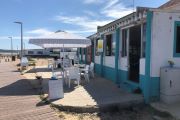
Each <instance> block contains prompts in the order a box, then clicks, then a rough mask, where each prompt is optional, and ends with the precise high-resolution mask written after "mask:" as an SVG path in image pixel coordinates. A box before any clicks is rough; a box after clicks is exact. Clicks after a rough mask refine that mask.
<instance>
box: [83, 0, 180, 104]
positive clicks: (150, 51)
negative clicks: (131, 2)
mask: <svg viewBox="0 0 180 120" xmlns="http://www.w3.org/2000/svg"><path fill="white" fill-rule="evenodd" d="M173 1H174V0H172V1H170V2H173ZM169 4H171V5H175V6H176V7H174V8H175V9H173V7H170V6H169ZM178 5H179V2H178V4H177V3H176V4H172V3H166V4H164V5H163V6H161V7H160V8H157V9H152V8H145V7H137V10H136V11H135V12H133V13H131V14H129V15H127V16H125V17H122V18H120V19H118V20H116V21H113V22H111V23H109V24H107V25H104V26H101V27H98V29H97V33H96V34H93V35H91V36H89V37H88V38H90V39H91V40H92V45H93V46H92V48H93V51H92V52H89V53H91V55H92V56H93V58H94V59H93V60H94V62H95V72H96V73H97V74H99V75H100V76H102V77H105V78H106V79H108V80H111V81H113V82H114V83H116V84H117V86H119V87H120V88H122V89H124V90H127V91H129V92H142V94H143V95H144V100H145V101H146V102H147V103H149V102H152V101H157V100H159V99H160V91H161V87H160V86H161V84H162V83H161V82H160V81H161V74H160V71H161V68H162V67H165V66H169V63H168V61H170V63H171V62H174V63H175V66H176V67H177V68H178V67H180V10H178V9H179V8H180V7H178ZM165 6H168V7H165ZM98 41H103V42H98ZM99 43H101V44H103V50H99V48H98V47H99V45H98V44H99ZM101 49H102V48H101ZM85 56H87V54H86V55H85ZM85 58H86V57H85ZM82 60H83V61H84V60H85V59H83V58H82ZM169 84H171V85H172V84H175V83H172V82H171V83H167V85H169ZM178 86H179V85H178ZM178 88H179V87H178ZM179 94H180V91H179ZM179 98H180V97H179Z"/></svg>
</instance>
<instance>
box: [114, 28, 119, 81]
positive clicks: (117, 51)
mask: <svg viewBox="0 0 180 120" xmlns="http://www.w3.org/2000/svg"><path fill="white" fill-rule="evenodd" d="M119 41H120V28H117V29H116V52H115V78H116V83H117V84H119V80H118V65H119V62H118V61H119Z"/></svg>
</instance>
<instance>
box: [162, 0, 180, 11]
mask: <svg viewBox="0 0 180 120" xmlns="http://www.w3.org/2000/svg"><path fill="white" fill-rule="evenodd" d="M177 4H180V0H170V1H169V2H167V3H165V4H163V5H161V6H160V7H159V8H160V9H165V8H169V7H172V6H175V5H177Z"/></svg>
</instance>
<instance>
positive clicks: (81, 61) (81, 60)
mask: <svg viewBox="0 0 180 120" xmlns="http://www.w3.org/2000/svg"><path fill="white" fill-rule="evenodd" d="M82 54H83V53H82V48H80V55H81V59H80V63H83V55H82Z"/></svg>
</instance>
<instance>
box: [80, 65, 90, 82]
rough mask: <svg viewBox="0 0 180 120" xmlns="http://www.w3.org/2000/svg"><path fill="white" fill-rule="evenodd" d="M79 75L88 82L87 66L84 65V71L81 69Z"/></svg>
mask: <svg viewBox="0 0 180 120" xmlns="http://www.w3.org/2000/svg"><path fill="white" fill-rule="evenodd" d="M81 75H83V76H84V78H85V80H86V81H87V82H89V65H86V67H85V69H81Z"/></svg>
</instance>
